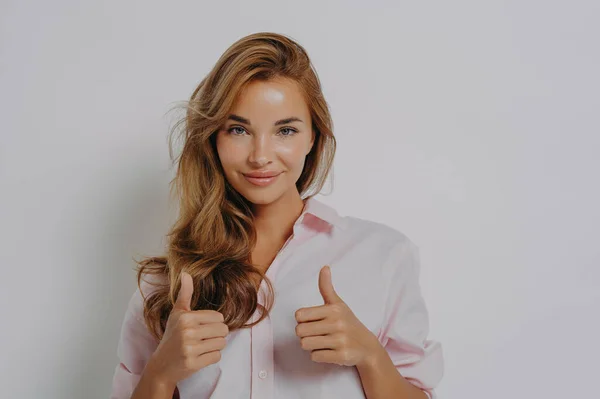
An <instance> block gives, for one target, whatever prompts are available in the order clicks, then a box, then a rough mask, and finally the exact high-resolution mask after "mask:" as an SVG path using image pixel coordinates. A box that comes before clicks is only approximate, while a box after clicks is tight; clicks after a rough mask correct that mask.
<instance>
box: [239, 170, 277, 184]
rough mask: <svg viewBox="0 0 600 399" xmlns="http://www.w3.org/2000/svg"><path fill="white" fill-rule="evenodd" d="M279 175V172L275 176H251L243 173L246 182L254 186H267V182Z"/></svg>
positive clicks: (271, 181) (272, 180)
mask: <svg viewBox="0 0 600 399" xmlns="http://www.w3.org/2000/svg"><path fill="white" fill-rule="evenodd" d="M280 175H281V173H279V174H277V175H275V176H271V177H252V176H248V175H244V178H245V179H246V180H247V181H248V182H250V183H252V184H254V185H255V186H260V187H264V186H268V185H269V184H271V183H273V182H274V181H275V180H276V179H277V178H278V177H279V176H280Z"/></svg>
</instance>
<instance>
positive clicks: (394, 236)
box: [342, 216, 414, 247]
mask: <svg viewBox="0 0 600 399" xmlns="http://www.w3.org/2000/svg"><path fill="white" fill-rule="evenodd" d="M342 219H343V223H344V225H345V229H344V230H345V231H347V232H348V233H349V234H351V235H355V236H358V237H360V238H362V239H369V240H373V239H374V240H375V241H378V242H380V243H382V244H384V245H386V246H391V247H396V246H403V245H405V246H411V245H414V243H413V242H412V240H411V239H410V238H409V237H408V236H407V235H406V234H405V233H404V232H403V231H401V230H399V229H398V228H395V227H392V226H391V225H389V224H387V223H383V222H378V221H375V220H371V219H365V218H360V217H356V216H343V217H342Z"/></svg>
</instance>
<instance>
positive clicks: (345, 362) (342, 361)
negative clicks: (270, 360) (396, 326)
mask: <svg viewBox="0 0 600 399" xmlns="http://www.w3.org/2000/svg"><path fill="white" fill-rule="evenodd" d="M319 291H320V292H321V296H322V297H323V302H324V304H323V305H321V306H313V307H307V308H301V309H298V310H297V311H296V321H297V322H298V324H297V326H296V335H297V336H298V337H299V338H300V345H301V346H302V349H304V350H307V351H311V354H310V358H311V360H312V361H314V362H319V363H334V364H338V365H341V366H358V367H360V366H362V365H363V364H367V363H369V362H370V361H371V360H372V357H373V356H375V354H377V353H379V352H380V351H381V349H382V347H381V344H380V343H379V340H378V339H377V337H376V336H375V335H374V334H373V333H372V332H371V331H370V330H369V329H368V328H367V327H365V325H364V324H362V323H361V322H360V320H358V318H357V317H356V316H355V315H354V313H353V312H352V310H350V308H349V307H348V305H346V303H345V302H344V301H343V300H342V298H340V296H339V295H338V294H337V292H336V291H335V289H334V288H333V283H332V281H331V268H330V267H329V266H325V267H323V268H321V271H320V273H319Z"/></svg>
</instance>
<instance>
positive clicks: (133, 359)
mask: <svg viewBox="0 0 600 399" xmlns="http://www.w3.org/2000/svg"><path fill="white" fill-rule="evenodd" d="M141 285H142V290H143V291H144V295H147V291H146V289H145V288H144V287H145V286H146V287H147V286H148V285H147V283H145V282H142V284H141ZM143 309H144V308H143V298H142V295H141V292H140V290H139V288H136V290H135V292H134V293H133V295H132V296H131V299H130V300H129V304H128V306H127V310H126V312H125V317H124V319H123V324H122V326H121V334H120V338H119V343H118V345H117V356H118V359H119V364H118V365H117V367H116V368H115V372H114V375H113V381H112V391H111V396H110V398H111V399H129V398H131V394H132V393H133V391H134V389H135V387H136V386H137V384H138V382H139V380H140V377H141V375H142V371H143V370H144V368H145V366H146V363H147V362H148V360H149V359H150V356H151V355H152V353H154V350H155V349H156V347H157V346H158V341H157V340H156V339H155V338H154V337H153V336H152V334H151V333H150V331H149V330H148V328H147V327H146V325H145V323H144V321H143Z"/></svg>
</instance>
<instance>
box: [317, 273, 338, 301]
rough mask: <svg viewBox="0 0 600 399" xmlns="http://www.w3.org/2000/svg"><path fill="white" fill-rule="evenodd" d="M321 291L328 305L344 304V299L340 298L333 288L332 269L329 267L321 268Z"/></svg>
mask: <svg viewBox="0 0 600 399" xmlns="http://www.w3.org/2000/svg"><path fill="white" fill-rule="evenodd" d="M319 291H320V292H321V296H322V297H323V301H324V302H325V303H326V304H329V303H337V302H343V301H342V298H340V297H339V296H338V294H337V293H336V292H335V289H334V288H333V283H332V282H331V268H330V267H329V266H324V267H322V268H321V272H320V273H319Z"/></svg>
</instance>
